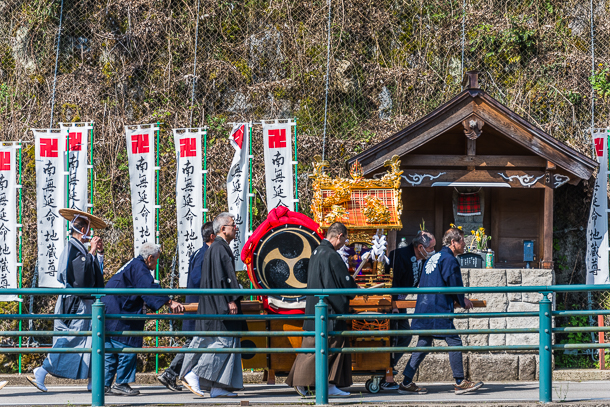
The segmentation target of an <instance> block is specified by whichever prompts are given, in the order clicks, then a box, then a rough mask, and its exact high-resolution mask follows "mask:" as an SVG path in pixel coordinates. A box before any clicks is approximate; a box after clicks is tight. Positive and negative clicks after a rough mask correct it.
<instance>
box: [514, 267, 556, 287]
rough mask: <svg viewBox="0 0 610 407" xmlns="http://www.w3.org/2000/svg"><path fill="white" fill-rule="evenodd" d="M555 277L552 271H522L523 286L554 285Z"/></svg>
mask: <svg viewBox="0 0 610 407" xmlns="http://www.w3.org/2000/svg"><path fill="white" fill-rule="evenodd" d="M554 277H555V275H554V273H553V270H552V269H548V270H547V269H523V270H521V285H524V286H535V285H553V284H554V281H553V280H554Z"/></svg>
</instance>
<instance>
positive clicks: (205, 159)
mask: <svg viewBox="0 0 610 407" xmlns="http://www.w3.org/2000/svg"><path fill="white" fill-rule="evenodd" d="M207 197H208V129H204V130H203V209H207V208H208V207H207V202H208V200H207ZM207 221H208V212H207V210H206V211H204V212H203V223H205V222H207ZM203 243H204V244H205V242H203Z"/></svg>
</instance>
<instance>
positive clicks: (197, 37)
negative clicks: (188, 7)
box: [189, 0, 205, 127]
mask: <svg viewBox="0 0 610 407" xmlns="http://www.w3.org/2000/svg"><path fill="white" fill-rule="evenodd" d="M199 2H200V0H197V22H196V23H195V61H194V62H193V90H192V92H191V118H190V121H189V127H190V126H192V125H193V105H194V104H195V82H196V81H197V77H196V76H195V75H196V74H195V72H196V69H197V44H198V42H199ZM204 119H205V118H204Z"/></svg>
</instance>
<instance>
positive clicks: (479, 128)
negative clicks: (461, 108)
mask: <svg viewBox="0 0 610 407" xmlns="http://www.w3.org/2000/svg"><path fill="white" fill-rule="evenodd" d="M462 125H463V126H464V134H465V135H466V137H468V138H469V139H470V140H476V139H477V138H479V136H480V135H481V133H482V132H483V126H484V125H485V122H484V121H483V120H481V119H479V118H475V117H470V118H468V119H466V120H464V121H463V122H462Z"/></svg>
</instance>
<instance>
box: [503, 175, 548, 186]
mask: <svg viewBox="0 0 610 407" xmlns="http://www.w3.org/2000/svg"><path fill="white" fill-rule="evenodd" d="M498 175H500V176H501V177H502V178H504V179H505V180H507V181H513V179H517V180H518V181H519V182H520V183H521V185H523V186H524V187H526V188H531V187H532V185H534V184H535V183H536V182H538V181H540V180H541V179H542V178H543V177H544V174H542V175H540V176H539V177H535V176H533V175H528V174H525V175H511V176H510V177H509V176H506V175H504V174H503V173H501V172H499V173H498Z"/></svg>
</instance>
